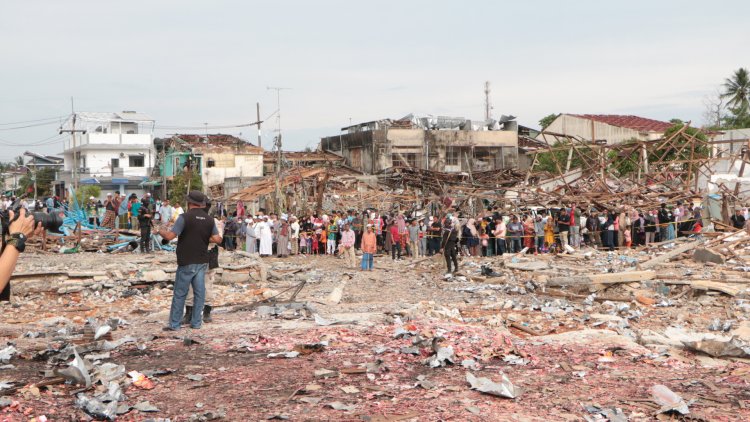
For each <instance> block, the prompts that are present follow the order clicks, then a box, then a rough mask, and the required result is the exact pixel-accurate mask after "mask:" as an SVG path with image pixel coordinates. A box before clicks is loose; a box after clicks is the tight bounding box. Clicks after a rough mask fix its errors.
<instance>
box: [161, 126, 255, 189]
mask: <svg viewBox="0 0 750 422" xmlns="http://www.w3.org/2000/svg"><path fill="white" fill-rule="evenodd" d="M154 143H155V145H156V149H157V151H158V152H159V153H158V156H159V165H158V166H157V169H158V171H157V172H156V173H155V174H154V176H153V177H152V183H155V184H160V182H161V181H163V180H164V181H165V180H171V179H172V178H173V177H174V176H175V175H177V174H178V173H179V172H180V171H182V170H183V169H185V168H188V167H190V168H192V169H194V170H197V171H199V172H200V175H201V180H202V182H203V187H204V189H205V190H206V191H207V192H209V193H210V194H211V196H212V197H213V198H214V199H222V198H224V197H225V196H226V195H230V194H232V193H235V192H237V191H239V190H240V189H241V188H242V187H244V186H247V185H249V184H251V183H253V182H254V181H255V180H258V179H259V178H261V177H262V176H263V148H261V147H258V146H255V145H253V144H251V143H249V142H247V141H245V140H243V139H240V138H238V137H236V136H232V135H223V134H212V135H195V134H181V135H173V136H171V137H170V138H161V139H156V140H155V141H154Z"/></svg>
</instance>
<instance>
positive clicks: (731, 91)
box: [722, 67, 750, 114]
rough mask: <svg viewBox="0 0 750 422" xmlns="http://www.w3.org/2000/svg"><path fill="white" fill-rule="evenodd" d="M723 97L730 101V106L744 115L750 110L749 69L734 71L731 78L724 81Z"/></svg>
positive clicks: (742, 68)
mask: <svg viewBox="0 0 750 422" xmlns="http://www.w3.org/2000/svg"><path fill="white" fill-rule="evenodd" d="M722 97H724V98H726V99H727V100H729V102H728V105H729V107H731V108H734V109H737V111H738V112H740V113H742V114H747V113H748V110H750V76H749V75H748V72H747V69H745V68H744V67H741V68H739V69H737V70H735V71H734V74H733V75H732V77H731V78H727V79H726V80H725V81H724V92H723V93H722Z"/></svg>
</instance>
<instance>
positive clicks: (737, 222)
mask: <svg viewBox="0 0 750 422" xmlns="http://www.w3.org/2000/svg"><path fill="white" fill-rule="evenodd" d="M730 220H731V221H732V226H733V227H734V228H735V229H743V228H745V216H744V215H742V210H741V209H740V208H737V209H736V210H735V213H734V215H733V216H732V217H731V218H730Z"/></svg>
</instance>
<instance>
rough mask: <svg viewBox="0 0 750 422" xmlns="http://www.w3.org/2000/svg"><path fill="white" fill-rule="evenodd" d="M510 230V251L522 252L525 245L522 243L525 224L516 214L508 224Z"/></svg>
mask: <svg viewBox="0 0 750 422" xmlns="http://www.w3.org/2000/svg"><path fill="white" fill-rule="evenodd" d="M507 227H508V232H509V234H510V243H511V245H510V252H511V253H518V252H521V250H522V249H523V246H522V244H521V239H522V237H523V224H521V222H520V221H518V216H517V215H514V216H513V219H512V220H511V222H510V224H508V226H507Z"/></svg>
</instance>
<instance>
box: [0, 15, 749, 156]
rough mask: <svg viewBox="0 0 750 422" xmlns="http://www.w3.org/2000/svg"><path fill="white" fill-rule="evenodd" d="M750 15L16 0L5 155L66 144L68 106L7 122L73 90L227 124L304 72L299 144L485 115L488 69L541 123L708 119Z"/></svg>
mask: <svg viewBox="0 0 750 422" xmlns="http://www.w3.org/2000/svg"><path fill="white" fill-rule="evenodd" d="M749 16H750V1H747V0H736V1H721V2H713V3H710V2H705V1H686V0H681V1H676V0H675V1H653V0H650V1H640V0H638V1H633V0H631V1H627V2H624V1H620V2H609V1H601V0H597V1H594V0H591V1H582V0H577V1H559V0H556V1H523V2H522V1H513V2H501V1H474V2H472V1H466V2H457V1H436V0H431V1H377V2H358V1H351V0H349V1H325V0H320V1H309V0H300V1H273V2H271V1H264V2H254V1H239V0H238V1H223V0H211V1H196V0H174V1H172V0H158V1H145V0H140V1H134V0H130V1H121V2H107V1H100V0H98V1H93V0H92V1H76V0H68V1H59V0H47V1H42V0H35V1H29V0H3V1H2V5H0V40H1V41H0V57H1V59H0V83H2V90H1V91H0V160H10V159H12V157H14V156H16V155H19V154H21V153H23V151H24V150H26V149H29V150H32V151H35V152H40V153H44V154H54V153H59V152H61V150H62V142H61V140H60V137H59V136H57V124H56V123H55V122H54V121H53V122H51V124H46V125H41V126H34V127H30V128H25V129H15V130H7V129H8V128H14V127H18V126H24V125H34V124H36V123H35V122H31V123H24V124H15V125H13V124H11V125H8V124H7V123H13V122H19V121H30V120H37V119H44V118H50V117H56V116H63V115H66V114H68V113H70V97H71V96H72V97H74V98H75V107H76V110H78V111H120V110H137V111H140V112H143V113H146V114H149V115H151V116H152V117H153V118H154V119H156V121H157V126H159V125H162V126H202V125H203V124H204V123H208V124H209V125H217V126H218V125H229V124H237V123H245V122H253V121H255V103H256V101H259V102H260V103H261V115H262V116H261V117H262V118H265V117H266V116H268V115H270V114H272V113H273V112H274V110H276V95H275V92H274V91H269V90H267V89H266V87H267V86H276V87H286V88H291V89H289V90H284V91H281V112H282V122H281V123H282V130H283V134H284V137H283V139H284V149H293V150H298V149H302V148H304V147H306V146H310V147H314V146H316V145H317V143H318V141H319V138H320V137H321V136H326V135H332V134H337V133H338V129H339V128H340V127H342V126H345V125H347V124H348V123H349V121H350V119H351V121H353V122H355V123H356V122H360V121H369V120H375V119H380V118H387V117H391V118H399V117H402V116H404V115H406V114H408V113H410V112H415V113H420V114H433V115H451V116H464V117H473V118H482V117H483V98H484V94H483V85H484V81H486V80H489V81H491V83H492V94H491V95H492V103H493V105H494V114H495V115H500V114H513V115H515V116H518V120H519V122H520V123H521V124H524V125H528V126H537V125H538V123H537V122H538V120H539V119H540V118H541V117H543V116H545V115H547V114H549V113H557V112H568V113H602V114H604V113H607V114H636V115H640V116H644V117H650V118H656V119H663V120H668V119H670V118H673V117H679V118H682V119H685V120H692V121H694V122H701V121H702V113H703V109H704V106H703V97H704V96H705V95H707V94H710V93H711V92H713V91H715V89H716V88H717V87H718V86H719V85H720V84H721V83H722V81H723V79H724V78H725V77H727V76H729V75H731V73H732V72H733V71H734V70H735V69H737V68H738V67H741V66H742V67H748V66H750V48H748V41H750V24H748V17H749ZM46 122H47V121H42V122H41V123H46ZM275 125H276V123H275V121H274V120H273V119H270V120H269V122H268V123H267V126H266V127H267V128H269V129H270V128H271V127H275ZM174 132H175V131H174V130H163V131H157V135H161V134H165V133H174ZM182 132H195V131H182ZM198 132H199V133H201V131H198ZM212 132H216V131H212ZM221 132H223V133H232V134H238V133H239V132H242V136H243V137H244V138H247V139H250V140H251V141H253V142H255V139H256V136H257V133H256V131H255V129H254V128H252V127H250V128H242V129H225V130H222V131H221ZM273 135H274V133H273V132H272V131H270V130H264V140H263V143H264V145H263V146H264V147H269V146H270V144H271V138H272V137H273Z"/></svg>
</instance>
